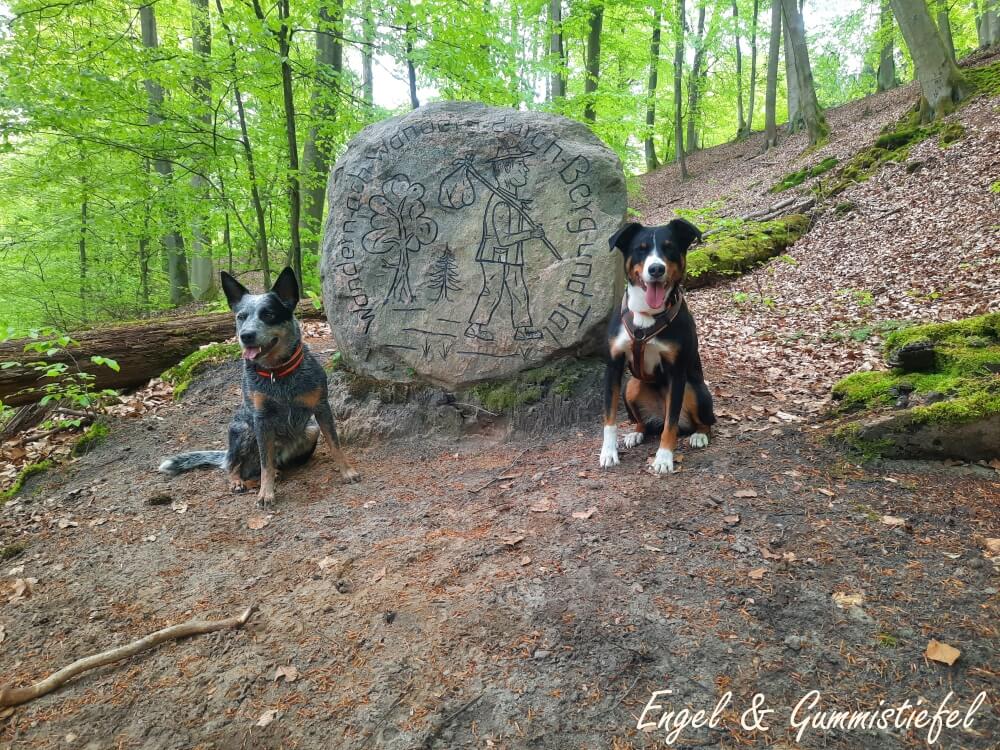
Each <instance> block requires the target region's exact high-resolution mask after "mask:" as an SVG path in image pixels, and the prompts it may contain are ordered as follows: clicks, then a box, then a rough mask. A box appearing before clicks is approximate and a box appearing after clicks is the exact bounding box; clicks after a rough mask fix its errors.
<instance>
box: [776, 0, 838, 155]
mask: <svg viewBox="0 0 1000 750" xmlns="http://www.w3.org/2000/svg"><path fill="white" fill-rule="evenodd" d="M781 4H782V7H783V8H784V17H785V22H786V23H787V25H788V34H789V37H790V39H791V44H792V55H793V57H794V58H795V75H796V80H797V81H798V94H799V111H800V112H801V113H802V118H803V120H805V126H806V131H807V132H808V133H809V144H810V145H811V146H815V145H816V144H817V143H819V142H820V141H822V140H823V139H825V138H826V136H827V135H828V134H829V132H830V130H829V128H828V127H827V125H826V118H824V117H823V110H821V109H820V107H819V101H818V100H817V99H816V86H815V84H814V83H813V75H812V67H811V66H810V65H809V48H808V47H807V46H806V31H805V27H804V26H803V25H802V14H801V13H799V8H798V5H797V3H796V2H795V0H781Z"/></svg>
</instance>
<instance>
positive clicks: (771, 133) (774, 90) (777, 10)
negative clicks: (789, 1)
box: [764, 0, 781, 148]
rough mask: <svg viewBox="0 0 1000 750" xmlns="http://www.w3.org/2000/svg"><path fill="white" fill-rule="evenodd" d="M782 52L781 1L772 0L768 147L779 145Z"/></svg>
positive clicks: (766, 100) (766, 110)
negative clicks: (780, 52)
mask: <svg viewBox="0 0 1000 750" xmlns="http://www.w3.org/2000/svg"><path fill="white" fill-rule="evenodd" d="M780 50H781V0H771V42H770V47H769V49H768V55H767V90H766V91H765V93H764V130H765V131H766V133H767V147H768V148H771V147H772V146H777V145H778V123H777V121H776V119H775V117H776V113H775V109H776V108H777V105H778V53H779V51H780Z"/></svg>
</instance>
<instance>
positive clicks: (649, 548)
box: [642, 544, 663, 552]
mask: <svg viewBox="0 0 1000 750" xmlns="http://www.w3.org/2000/svg"><path fill="white" fill-rule="evenodd" d="M642 548H643V549H645V550H649V551H650V552H663V550H662V549H660V548H659V547H654V546H653V545H652V544H644V545H642Z"/></svg>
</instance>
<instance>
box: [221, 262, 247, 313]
mask: <svg viewBox="0 0 1000 750" xmlns="http://www.w3.org/2000/svg"><path fill="white" fill-rule="evenodd" d="M219 276H220V277H221V278H222V291H223V292H225V293H226V301H227V302H228V303H229V309H230V310H233V309H234V308H235V307H236V306H237V305H238V304H239V303H240V300H241V299H243V298H244V297H245V296H247V295H248V294H250V290H249V289H247V288H246V287H245V286H243V285H242V284H241V283H240V282H238V281H237V280H236V279H234V278H233V277H232V276H230V275H229V274H228V273H226V272H225V271H222V272H221V273H220V274H219Z"/></svg>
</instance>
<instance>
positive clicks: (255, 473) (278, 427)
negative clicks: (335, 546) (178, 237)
mask: <svg viewBox="0 0 1000 750" xmlns="http://www.w3.org/2000/svg"><path fill="white" fill-rule="evenodd" d="M222 290H223V291H224V292H225V293H226V300H227V301H228V302H229V308H230V309H231V310H232V311H233V312H234V313H235V314H236V338H237V340H238V341H239V342H240V347H241V348H242V350H243V360H244V368H243V381H242V382H243V403H242V404H241V405H240V407H239V408H238V409H237V410H236V414H235V415H234V416H233V419H232V422H230V424H229V449H228V450H226V451H193V452H190V453H181V454H179V455H177V456H173V457H171V458H168V459H166V460H165V461H164V462H163V463H162V464H160V471H162V472H164V473H165V474H170V475H171V476H173V475H176V474H180V473H181V472H184V471H189V470H191V469H196V468H199V467H219V468H224V469H225V470H226V472H228V474H229V484H230V488H231V489H232V490H233V491H234V492H245V491H246V489H247V486H248V484H252V483H253V484H255V483H257V482H258V481H259V482H260V492H259V493H258V495H257V497H258V500H259V501H260V504H261V505H263V506H267V505H268V504H269V503H270V502H271V501H273V500H274V480H275V475H276V473H277V470H278V469H283V468H286V467H289V466H297V465H299V464H302V463H305V462H306V461H307V460H309V457H310V456H312V454H313V451H314V450H316V442H317V441H318V439H319V434H320V433H321V432H322V433H323V437H324V438H325V439H326V444H327V447H328V448H329V450H330V454H331V455H332V456H333V463H334V468H336V469H337V471H339V472H340V473H341V474H342V475H343V477H344V479H345V480H347V481H348V482H353V481H355V480H356V479H357V478H358V473H357V471H355V470H354V469H353V468H351V465H350V463H348V461H347V457H346V456H345V455H344V453H343V451H341V449H340V443H339V441H338V439H337V428H336V426H335V425H334V421H333V411H332V410H331V409H330V404H329V402H328V401H327V382H326V372H324V370H323V368H322V367H321V366H320V364H319V362H317V361H316V359H315V357H313V356H312V354H310V353H309V347H308V346H306V345H305V344H304V343H302V333H301V331H300V330H299V324H298V321H297V320H296V319H295V315H294V310H295V306H296V305H297V304H298V302H299V286H298V283H297V282H296V280H295V273H294V272H293V271H292V269H291V268H286V269H285V270H283V271H282V272H281V274H280V275H279V276H278V280H277V281H275V282H274V286H273V287H272V288H271V290H270V291H268V292H265V293H264V294H251V293H250V291H249V290H248V289H247V288H246V287H245V286H243V285H242V284H241V283H240V282H238V281H237V280H236V279H234V278H233V277H232V276H230V275H229V274H227V273H226V272H225V271H223V272H222Z"/></svg>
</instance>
